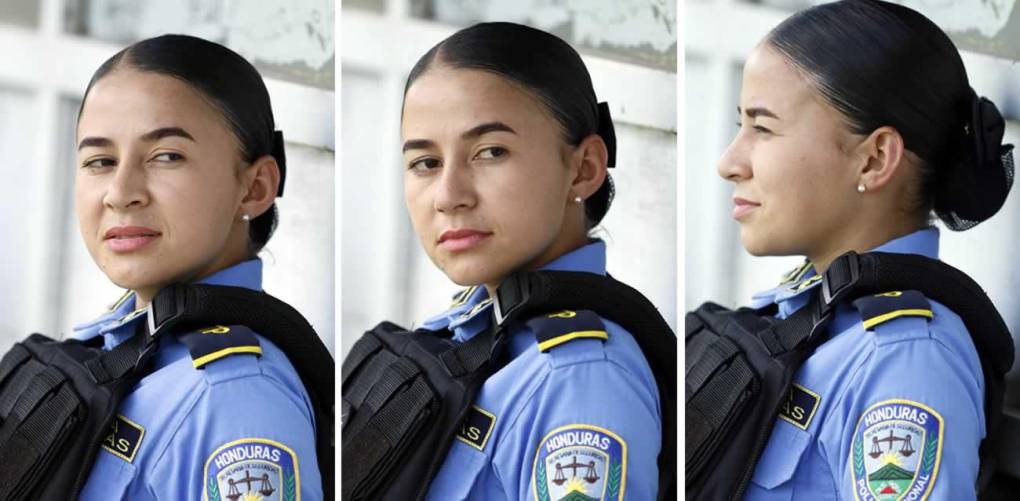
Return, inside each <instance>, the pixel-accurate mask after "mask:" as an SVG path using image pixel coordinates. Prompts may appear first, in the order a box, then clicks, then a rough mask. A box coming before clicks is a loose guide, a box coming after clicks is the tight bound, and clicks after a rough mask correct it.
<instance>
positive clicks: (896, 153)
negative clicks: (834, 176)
mask: <svg viewBox="0 0 1020 501" xmlns="http://www.w3.org/2000/svg"><path fill="white" fill-rule="evenodd" d="M904 152H905V149H904V146H903V136H901V135H900V133H899V131H897V130H896V129H894V128H892V127H889V126H883V127H879V128H877V129H875V130H874V132H872V133H871V134H870V135H868V137H867V138H866V139H865V140H864V141H863V142H861V144H859V145H858V146H857V148H856V153H857V156H858V158H860V160H861V161H860V163H859V169H860V170H859V172H858V181H857V183H858V186H863V187H864V188H865V190H866V191H875V190H879V189H881V188H882V187H884V186H886V185H888V184H889V182H890V181H891V180H892V179H893V176H894V175H895V174H896V173H897V172H899V170H900V168H901V166H902V165H903V163H904V162H903V160H904Z"/></svg>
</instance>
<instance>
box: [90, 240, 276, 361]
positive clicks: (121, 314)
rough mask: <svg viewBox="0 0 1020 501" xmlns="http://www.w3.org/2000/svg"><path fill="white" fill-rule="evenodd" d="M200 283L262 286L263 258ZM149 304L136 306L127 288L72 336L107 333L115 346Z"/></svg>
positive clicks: (92, 336) (212, 276)
mask: <svg viewBox="0 0 1020 501" xmlns="http://www.w3.org/2000/svg"><path fill="white" fill-rule="evenodd" d="M195 283H197V284H207V285H230V286H235V287H244V288H247V289H254V290H262V260H261V259H259V258H255V259H251V260H248V261H244V262H241V263H238V264H235V265H234V266H231V267H229V268H224V269H222V270H220V271H217V272H216V273H213V274H212V275H209V276H207V277H205V278H203V279H201V280H198V281H196V282H195ZM147 311H148V308H138V309H136V308H135V293H134V292H133V291H127V292H125V293H124V295H122V296H121V297H120V299H118V300H117V301H116V302H114V303H113V304H112V305H110V308H109V309H108V310H107V311H106V312H105V313H103V314H102V315H100V316H99V317H97V318H95V319H93V320H91V321H89V322H85V323H82V324H78V325H76V326H74V332H73V333H72V334H71V337H72V338H74V339H80V340H83V341H84V340H87V339H91V338H94V337H96V336H98V335H104V336H107V339H106V347H107V349H109V348H112V347H113V346H116V345H117V344H119V343H120V342H121V341H123V340H124V339H127V338H128V337H130V336H131V335H132V334H134V329H133V328H125V326H129V325H133V324H134V323H135V321H136V320H137V319H138V318H141V317H143V316H144V314H145V313H146V312H147Z"/></svg>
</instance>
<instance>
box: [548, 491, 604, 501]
mask: <svg viewBox="0 0 1020 501" xmlns="http://www.w3.org/2000/svg"><path fill="white" fill-rule="evenodd" d="M558 501H598V498H593V497H591V496H587V495H585V494H584V493H583V492H577V491H571V492H570V493H569V494H567V495H566V496H563V497H561V498H560V499H559V500H558Z"/></svg>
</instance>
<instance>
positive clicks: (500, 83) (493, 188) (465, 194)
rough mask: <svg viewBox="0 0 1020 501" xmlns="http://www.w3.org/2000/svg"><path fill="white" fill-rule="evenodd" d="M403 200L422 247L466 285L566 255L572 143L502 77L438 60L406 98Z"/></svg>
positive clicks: (496, 279) (538, 105)
mask: <svg viewBox="0 0 1020 501" xmlns="http://www.w3.org/2000/svg"><path fill="white" fill-rule="evenodd" d="M401 137H402V141H403V159H404V169H405V173H404V197H405V202H406V204H407V209H408V212H409V214H410V216H411V222H412V224H413V226H414V231H415V233H416V234H417V235H418V238H419V240H420V241H421V244H422V246H423V247H424V248H425V252H426V253H427V254H428V256H429V258H430V259H431V260H432V262H433V263H435V264H436V266H437V267H439V268H440V269H441V270H442V271H443V272H444V273H445V274H446V275H447V276H448V277H449V278H450V279H451V280H453V281H454V282H456V283H458V284H461V285H478V284H490V285H492V284H498V283H499V281H500V280H501V279H502V278H503V277H505V276H506V275H508V274H509V273H511V272H513V271H515V270H518V269H533V268H536V267H538V266H541V265H542V264H545V263H546V262H548V261H550V260H552V259H553V258H555V257H556V256H558V255H559V254H561V253H562V252H563V248H562V239H563V236H562V235H561V229H562V228H563V226H564V220H565V214H566V213H567V204H569V203H572V202H571V201H570V200H571V197H570V194H569V191H570V187H571V170H570V169H569V168H568V159H569V157H570V155H571V151H573V148H572V147H571V146H570V145H568V144H567V143H566V142H565V141H564V139H563V133H562V132H561V128H560V126H559V123H558V122H557V121H556V120H555V119H554V118H553V117H552V115H551V114H550V112H549V111H548V110H547V109H546V108H545V107H544V105H542V104H541V103H540V102H539V101H538V100H537V99H536V98H535V97H533V96H532V95H531V94H529V93H527V92H526V91H524V90H523V89H522V88H521V87H519V86H517V85H515V84H513V83H511V82H509V81H508V80H506V79H505V78H503V77H501V76H498V75H496V74H493V73H490V72H485V71H479V70H469V69H451V68H446V67H442V66H438V67H434V68H431V69H429V70H428V71H426V72H425V73H424V74H423V75H421V76H420V77H419V78H418V79H417V80H415V81H414V83H413V84H412V85H411V87H410V88H409V89H408V91H407V94H406V96H405V98H404V115H403V123H402V124H401Z"/></svg>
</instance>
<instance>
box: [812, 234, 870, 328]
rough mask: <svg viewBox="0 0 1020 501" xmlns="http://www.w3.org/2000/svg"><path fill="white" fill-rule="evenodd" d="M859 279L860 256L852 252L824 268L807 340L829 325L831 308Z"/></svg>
mask: <svg viewBox="0 0 1020 501" xmlns="http://www.w3.org/2000/svg"><path fill="white" fill-rule="evenodd" d="M860 279H861V263H860V256H858V255H857V253H856V252H854V251H849V252H847V253H846V254H843V255H841V256H839V257H837V258H836V259H835V260H833V261H832V263H831V264H829V267H828V268H826V270H825V273H824V274H822V286H821V287H819V291H818V296H816V299H815V300H814V301H813V302H814V311H813V312H812V319H811V320H812V324H813V325H812V327H811V334H810V335H808V339H811V338H814V337H815V336H816V335H818V334H819V333H820V332H821V331H822V330H824V328H825V327H826V326H827V325H828V324H829V320H831V319H832V307H833V305H835V303H836V302H838V301H839V300H840V299H842V296H843V295H845V294H846V292H847V291H849V290H850V289H852V288H854V287H855V286H856V285H857V282H858V281H860Z"/></svg>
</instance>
